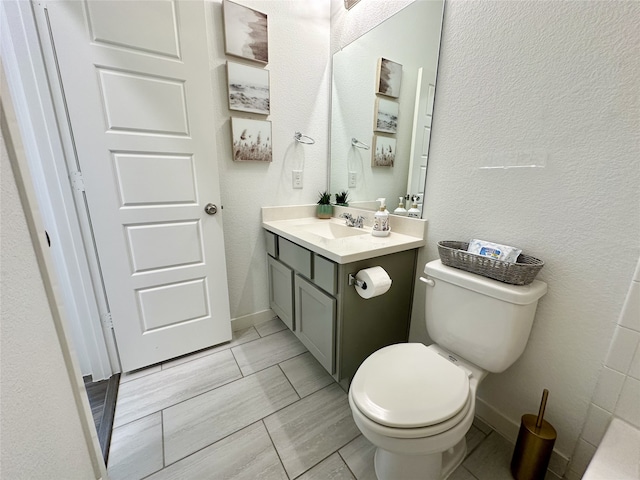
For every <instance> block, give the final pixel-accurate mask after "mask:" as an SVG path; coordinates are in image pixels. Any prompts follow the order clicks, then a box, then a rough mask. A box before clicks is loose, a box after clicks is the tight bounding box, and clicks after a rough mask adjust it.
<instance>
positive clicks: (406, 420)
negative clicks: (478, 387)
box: [349, 343, 470, 436]
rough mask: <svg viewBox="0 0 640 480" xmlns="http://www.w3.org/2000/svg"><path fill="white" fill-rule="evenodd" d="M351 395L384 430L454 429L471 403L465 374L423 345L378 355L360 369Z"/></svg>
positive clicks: (401, 346)
mask: <svg viewBox="0 0 640 480" xmlns="http://www.w3.org/2000/svg"><path fill="white" fill-rule="evenodd" d="M349 393H350V396H351V398H352V400H353V403H354V404H355V406H356V407H357V408H358V410H359V411H360V412H361V413H362V414H363V415H364V416H365V417H367V418H368V419H369V420H371V421H373V422H375V423H376V424H378V425H379V426H380V427H387V428H390V429H413V432H414V433H418V432H417V430H425V432H424V433H427V432H426V431H428V430H431V429H432V428H428V427H432V426H433V427H436V426H437V427H438V428H433V430H436V431H442V428H439V427H444V429H446V428H447V427H449V428H450V426H452V425H455V424H456V423H457V422H458V421H459V420H460V417H461V416H462V417H464V415H465V414H466V412H467V411H468V409H469V403H470V401H469V397H470V389H469V377H468V375H467V372H466V371H465V370H463V369H462V368H459V367H457V366H456V365H454V364H453V363H451V362H449V361H448V360H447V359H445V358H443V357H442V356H440V355H439V354H438V353H436V352H435V351H433V350H432V349H430V348H428V347H426V346H425V345H423V344H421V343H404V344H396V345H390V346H388V347H384V348H382V349H380V350H378V351H377V352H374V353H373V354H372V355H370V356H369V357H368V358H367V359H366V360H365V361H364V362H363V363H362V365H360V368H359V369H358V371H357V372H356V375H355V376H354V378H353V381H352V382H351V387H350V392H349ZM445 425H446V426H445ZM425 427H427V428H425ZM385 430H386V429H385ZM397 433H399V432H397ZM405 433H406V434H408V433H409V432H408V431H405ZM433 433H435V431H434V432H433ZM394 436H395V435H394ZM402 436H404V435H402ZM410 436H413V435H410Z"/></svg>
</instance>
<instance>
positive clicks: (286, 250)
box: [278, 237, 311, 278]
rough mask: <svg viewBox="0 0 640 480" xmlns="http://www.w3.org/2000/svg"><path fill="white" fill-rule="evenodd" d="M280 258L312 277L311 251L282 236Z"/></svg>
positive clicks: (279, 249)
mask: <svg viewBox="0 0 640 480" xmlns="http://www.w3.org/2000/svg"><path fill="white" fill-rule="evenodd" d="M278 259H279V260H280V261H282V262H284V263H286V264H287V265H289V266H290V267H291V268H293V269H294V270H295V271H297V272H298V273H301V274H302V275H304V276H305V277H307V278H311V252H310V251H309V250H307V249H306V248H302V247H299V246H298V245H296V244H295V243H292V242H290V241H289V240H286V239H284V238H282V237H279V238H278Z"/></svg>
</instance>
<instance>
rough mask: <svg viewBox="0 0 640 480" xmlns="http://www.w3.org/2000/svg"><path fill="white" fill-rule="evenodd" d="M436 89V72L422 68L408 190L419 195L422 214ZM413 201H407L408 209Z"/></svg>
mask: <svg viewBox="0 0 640 480" xmlns="http://www.w3.org/2000/svg"><path fill="white" fill-rule="evenodd" d="M435 89H436V72H435V71H432V70H427V69H424V68H422V67H421V68H420V69H419V70H418V83H417V86H416V103H415V107H414V113H413V136H412V139H411V157H410V158H411V159H410V164H409V181H408V185H407V190H408V193H409V194H410V195H414V194H415V195H418V196H419V198H420V199H419V200H418V208H419V209H420V213H422V208H423V201H424V189H425V183H426V178H427V160H428V157H429V139H430V138H431V119H432V115H433V98H434V94H435ZM410 206H411V200H408V201H407V209H408V208H409V207H410Z"/></svg>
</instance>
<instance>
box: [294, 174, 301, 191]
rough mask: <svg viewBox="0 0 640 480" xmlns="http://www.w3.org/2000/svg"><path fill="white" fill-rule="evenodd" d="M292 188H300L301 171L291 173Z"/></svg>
mask: <svg viewBox="0 0 640 480" xmlns="http://www.w3.org/2000/svg"><path fill="white" fill-rule="evenodd" d="M293 188H302V170H294V171H293Z"/></svg>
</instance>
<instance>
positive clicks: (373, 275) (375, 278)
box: [356, 266, 391, 299]
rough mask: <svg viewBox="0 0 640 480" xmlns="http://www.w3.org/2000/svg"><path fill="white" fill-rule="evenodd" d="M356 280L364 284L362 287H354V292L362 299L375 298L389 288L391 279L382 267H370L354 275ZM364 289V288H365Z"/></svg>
mask: <svg viewBox="0 0 640 480" xmlns="http://www.w3.org/2000/svg"><path fill="white" fill-rule="evenodd" d="M356 279H358V280H361V281H362V282H364V285H363V286H362V287H359V286H358V285H356V292H358V295H360V296H361V297H362V298H364V299H369V298H373V297H377V296H378V295H382V294H383V293H386V291H387V290H389V288H391V278H389V274H388V273H387V271H386V270H385V269H384V268H382V267H379V266H378V267H371V268H365V269H363V270H360V271H359V272H358V273H356ZM365 287H366V288H365Z"/></svg>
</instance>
